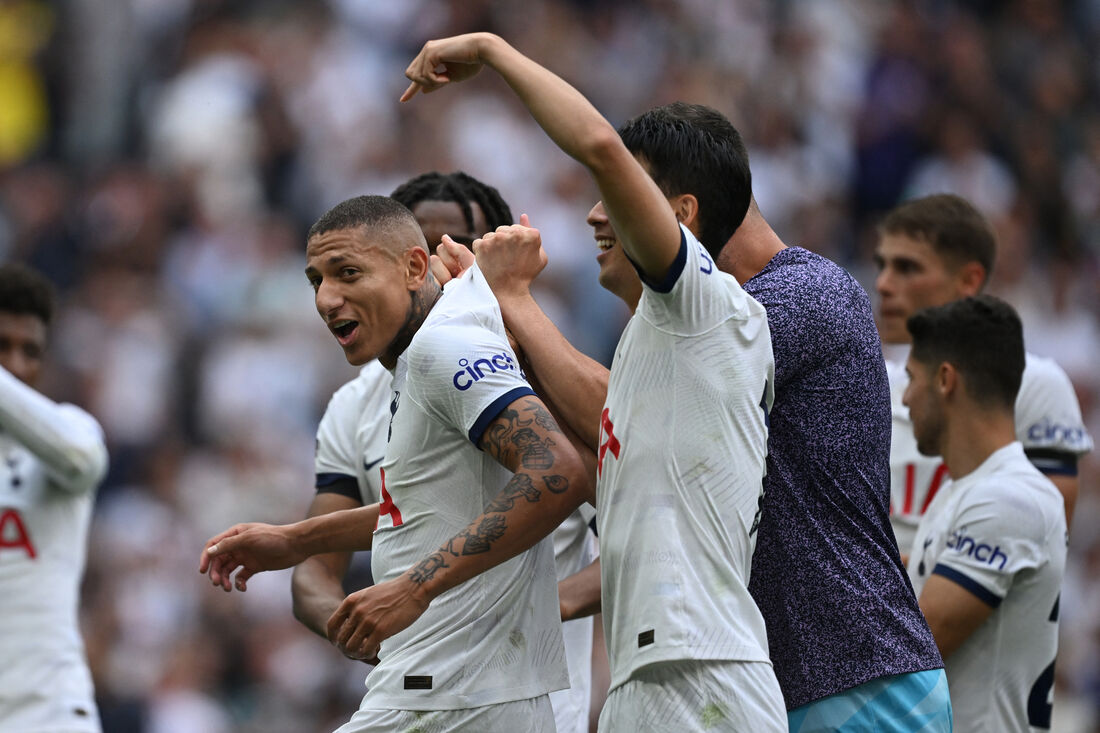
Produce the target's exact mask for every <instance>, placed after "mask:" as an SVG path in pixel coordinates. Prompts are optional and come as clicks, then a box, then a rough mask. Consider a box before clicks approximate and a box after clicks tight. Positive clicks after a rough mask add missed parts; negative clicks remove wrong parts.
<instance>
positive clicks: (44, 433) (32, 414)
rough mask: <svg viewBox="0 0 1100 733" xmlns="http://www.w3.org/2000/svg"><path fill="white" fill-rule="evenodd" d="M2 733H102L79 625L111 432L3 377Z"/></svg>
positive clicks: (86, 416)
mask: <svg viewBox="0 0 1100 733" xmlns="http://www.w3.org/2000/svg"><path fill="white" fill-rule="evenodd" d="M0 458H2V459H3V460H2V462H0V660H2V661H0V730H3V731H19V732H20V733H57V731H67V732H71V733H83V732H85V731H89V732H96V731H99V730H100V726H99V714H98V712H97V710H96V706H95V695H94V692H93V689H92V678H91V674H90V673H89V671H88V664H87V661H86V659H85V654H84V644H83V641H82V639H81V637H80V630H79V627H78V624H77V607H78V605H79V601H80V582H81V579H82V578H83V575H84V562H85V553H86V549H87V539H88V527H89V524H90V522H91V516H92V506H93V503H94V500H95V489H96V487H97V486H98V484H99V482H100V481H101V480H102V478H103V474H104V472H105V471H106V467H107V451H106V447H105V446H104V442H103V432H102V430H101V429H100V427H99V423H97V422H96V421H95V419H94V418H93V417H92V416H91V415H89V414H88V413H86V412H84V411H83V410H81V409H80V408H78V407H76V406H74V405H67V404H57V403H54V402H52V401H50V400H48V399H47V398H45V397H43V396H42V395H40V394H39V393H37V392H35V391H34V390H33V389H31V388H30V387H28V386H26V385H24V384H23V383H21V382H19V381H18V380H17V379H15V377H13V376H12V375H11V374H9V373H8V372H7V371H5V370H4V369H2V368H0Z"/></svg>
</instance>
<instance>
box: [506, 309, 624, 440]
mask: <svg viewBox="0 0 1100 733" xmlns="http://www.w3.org/2000/svg"><path fill="white" fill-rule="evenodd" d="M499 302H500V308H501V313H502V314H503V315H504V322H505V324H507V326H508V329H509V330H510V331H511V332H512V335H513V336H515V338H516V341H518V342H519V345H520V348H521V349H523V353H524V355H525V356H526V358H527V363H528V364H529V365H530V367H531V370H532V372H534V377H535V379H537V380H538V383H539V385H540V386H541V387H542V389H543V391H544V392H545V397H546V398H547V399H548V400H549V401H550V402H552V403H553V406H554V411H555V416H556V417H558V418H560V419H561V420H563V421H565V423H567V424H568V426H569V428H570V429H572V431H573V432H574V433H575V434H576V436H577V437H578V438H580V440H581V441H582V442H583V443H584V445H586V446H588V448H589V449H590V450H593V451H594V450H596V448H597V446H598V444H599V431H600V410H601V409H603V405H604V402H606V400H607V379H608V375H609V372H608V370H607V368H606V367H605V366H603V365H602V364H600V363H599V362H597V361H595V360H594V359H591V358H589V357H588V356H585V355H584V354H582V353H581V352H580V351H578V350H577V349H576V348H574V347H573V345H572V344H570V343H569V341H567V340H566V338H565V337H564V336H563V335H562V334H561V332H560V331H559V330H558V329H557V327H556V326H554V323H553V322H552V321H551V320H550V319H549V317H547V315H546V314H545V313H543V312H542V309H541V308H539V306H538V303H536V302H535V299H534V298H533V297H531V295H530V293H527V294H526V295H506V296H504V297H503V298H500V299H499Z"/></svg>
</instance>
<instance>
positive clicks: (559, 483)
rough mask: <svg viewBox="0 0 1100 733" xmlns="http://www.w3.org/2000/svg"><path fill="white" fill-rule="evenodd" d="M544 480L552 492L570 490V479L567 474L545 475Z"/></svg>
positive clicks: (560, 492)
mask: <svg viewBox="0 0 1100 733" xmlns="http://www.w3.org/2000/svg"><path fill="white" fill-rule="evenodd" d="M542 481H543V483H545V484H546V488H547V489H549V490H550V493H551V494H563V493H565V492H566V491H568V490H569V479H567V478H566V477H565V476H559V475H557V474H555V475H553V476H543V477H542Z"/></svg>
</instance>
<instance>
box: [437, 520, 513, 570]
mask: <svg viewBox="0 0 1100 733" xmlns="http://www.w3.org/2000/svg"><path fill="white" fill-rule="evenodd" d="M506 529H508V524H507V523H506V522H505V521H504V515H502V514H493V515H491V516H488V517H484V518H482V520H481V523H480V524H479V525H477V529H475V530H474V531H473V532H471V531H470V530H469V529H464V530H462V531H461V532H459V533H458V534H457V535H455V536H454V537H452V538H451V539H449V540H447V544H446V545H445V546H444V548H443V549H445V550H446V551H447V552H449V553H451V554H452V555H454V556H455V557H458V556H459V555H478V554H481V553H482V552H488V551H489V549H490V548H491V547H492V544H493V543H494V542H496V541H497V540H499V539H500V538H501V537H503V536H504V531H505V530H506ZM460 541H461V542H462V549H461V550H460V549H459V547H458V543H459V542H460ZM435 554H436V555H439V553H438V552H437V553H435ZM433 557H434V555H433ZM441 557H442V556H441ZM428 559H429V560H430V559H431V558H428Z"/></svg>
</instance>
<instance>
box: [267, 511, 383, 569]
mask: <svg viewBox="0 0 1100 733" xmlns="http://www.w3.org/2000/svg"><path fill="white" fill-rule="evenodd" d="M377 526H378V504H370V505H369V506H364V507H358V508H356V509H344V510H341V511H338V512H330V513H328V514H324V515H321V516H318V517H310V518H308V519H303V520H302V521H300V522H295V523H294V524H291V525H288V527H287V530H288V532H289V533H290V536H291V539H292V541H293V543H294V546H295V547H296V548H297V549H298V550H299V551H300V552H301V553H302V554H304V555H306V556H307V557H310V556H315V555H321V554H325V553H331V552H357V551H359V550H369V549H370V548H371V543H372V542H373V540H374V528H375V527H377Z"/></svg>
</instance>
